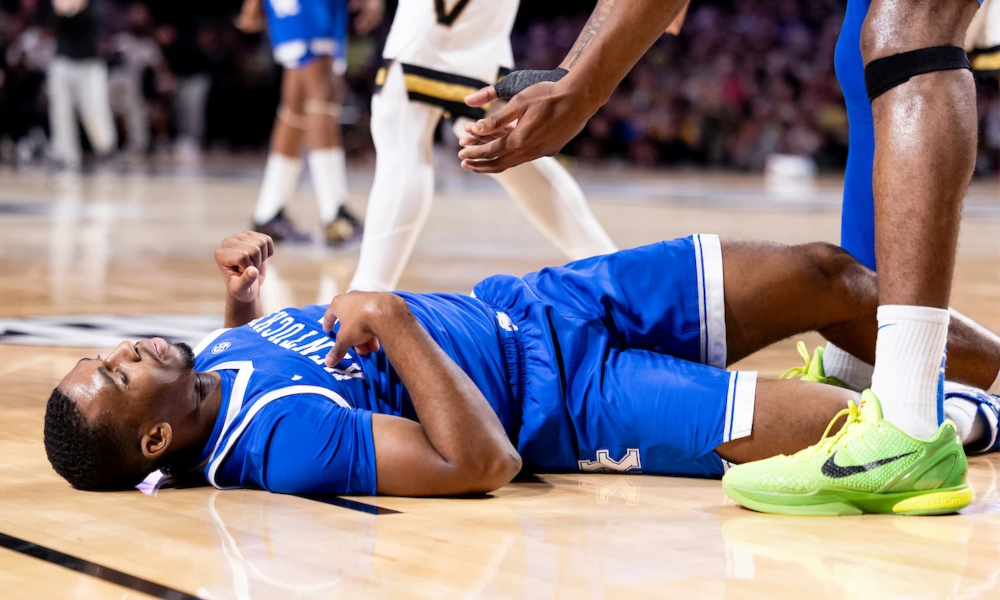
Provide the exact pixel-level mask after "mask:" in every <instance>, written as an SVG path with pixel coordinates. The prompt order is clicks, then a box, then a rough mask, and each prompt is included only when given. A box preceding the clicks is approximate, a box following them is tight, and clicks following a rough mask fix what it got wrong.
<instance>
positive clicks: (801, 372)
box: [778, 342, 850, 389]
mask: <svg viewBox="0 0 1000 600" xmlns="http://www.w3.org/2000/svg"><path fill="white" fill-rule="evenodd" d="M795 349H796V350H798V351H799V356H801V357H802V360H804V361H805V363H806V364H804V365H803V366H801V367H792V368H791V369H788V370H787V371H785V372H784V373H782V374H781V377H779V378H778V379H794V378H796V377H798V378H799V379H801V380H802V381H812V382H814V383H825V384H827V385H835V386H837V387H840V388H845V389H850V388H849V387H848V385H847V384H846V383H844V382H843V381H841V380H839V379H837V378H836V377H828V376H827V375H826V371H825V370H823V346H819V347H818V348H816V351H815V352H813V355H812V359H810V358H809V351H808V350H806V343H805V342H798V343H797V344H795Z"/></svg>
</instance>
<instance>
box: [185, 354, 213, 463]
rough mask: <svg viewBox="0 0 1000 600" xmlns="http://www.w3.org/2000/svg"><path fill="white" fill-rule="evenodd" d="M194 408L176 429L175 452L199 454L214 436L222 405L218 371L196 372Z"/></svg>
mask: <svg viewBox="0 0 1000 600" xmlns="http://www.w3.org/2000/svg"><path fill="white" fill-rule="evenodd" d="M194 394H195V401H194V403H193V404H194V406H195V408H194V410H192V411H191V412H190V413H188V414H187V416H185V417H184V419H183V421H182V422H181V423H180V425H181V426H180V427H175V429H174V442H175V444H176V445H175V446H174V447H175V448H176V450H175V454H174V457H175V458H174V460H176V457H177V456H187V455H190V454H195V455H197V454H199V453H200V452H201V451H202V449H204V447H205V444H207V443H208V440H209V438H211V437H212V431H213V430H214V429H215V421H216V419H218V417H219V410H220V409H221V407H222V378H221V377H219V374H218V373H212V372H207V373H196V374H195V384H194Z"/></svg>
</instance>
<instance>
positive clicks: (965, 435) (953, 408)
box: [944, 396, 989, 446]
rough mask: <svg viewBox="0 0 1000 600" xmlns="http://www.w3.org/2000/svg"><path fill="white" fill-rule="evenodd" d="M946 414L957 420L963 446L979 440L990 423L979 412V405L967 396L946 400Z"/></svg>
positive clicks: (956, 425) (956, 426)
mask: <svg viewBox="0 0 1000 600" xmlns="http://www.w3.org/2000/svg"><path fill="white" fill-rule="evenodd" d="M944 416H946V417H948V418H949V419H951V420H952V421H954V422H955V428H956V429H957V430H958V437H959V439H961V440H962V445H963V446H968V445H969V444H971V443H973V442H978V441H979V440H980V439H982V437H983V436H984V435H985V434H986V429H987V427H989V424H988V423H986V420H985V419H984V418H983V415H982V414H980V412H979V405H978V404H977V403H976V402H973V401H972V400H966V399H965V398H959V397H954V396H953V397H951V398H948V399H947V400H945V401H944Z"/></svg>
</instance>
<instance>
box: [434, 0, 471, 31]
mask: <svg viewBox="0 0 1000 600" xmlns="http://www.w3.org/2000/svg"><path fill="white" fill-rule="evenodd" d="M444 2H445V0H434V12H435V13H437V21H438V23H440V24H442V25H447V26H448V27H451V24H452V23H454V22H455V19H457V18H458V17H459V16H460V15H461V14H462V11H463V10H465V7H466V6H468V4H469V0H458V2H456V3H455V7H454V8H452V9H451V12H448V7H446V6H445V5H444Z"/></svg>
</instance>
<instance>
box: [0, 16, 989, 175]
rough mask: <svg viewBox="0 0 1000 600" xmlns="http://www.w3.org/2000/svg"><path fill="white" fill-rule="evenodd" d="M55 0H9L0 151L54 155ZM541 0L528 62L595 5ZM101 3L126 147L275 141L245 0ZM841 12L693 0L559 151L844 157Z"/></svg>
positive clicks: (274, 91)
mask: <svg viewBox="0 0 1000 600" xmlns="http://www.w3.org/2000/svg"><path fill="white" fill-rule="evenodd" d="M59 1H63V2H79V1H80V0H56V2H59ZM427 1H430V0H427ZM52 2H53V0H0V69H2V71H0V161H2V162H17V163H24V162H30V161H42V160H48V159H51V157H52V153H51V150H50V148H51V147H52V143H51V135H50V132H51V127H50V110H49V109H50V103H51V102H52V101H53V100H52V98H53V96H52V93H51V91H50V89H49V88H50V86H47V85H46V78H47V76H49V74H50V73H52V70H53V66H54V65H56V66H58V63H59V58H58V57H57V49H56V46H57V44H56V35H55V31H54V29H55V27H54V15H53V9H52ZM387 4H388V8H389V10H388V12H387V18H386V21H385V23H383V24H382V26H381V27H379V28H378V29H377V30H376V31H375V32H374V33H373V34H371V35H369V36H367V37H364V38H358V37H352V38H351V45H350V47H349V50H348V59H349V67H348V72H347V83H348V94H347V98H346V100H345V112H344V114H343V120H344V122H345V133H344V145H345V149H346V150H347V152H348V155H349V156H351V157H353V158H355V159H360V158H364V157H367V156H370V155H371V153H372V152H373V148H372V145H371V140H370V136H369V135H368V106H369V102H370V97H371V94H372V92H373V90H374V76H375V71H376V70H377V68H378V64H379V57H380V53H381V47H382V42H383V41H384V39H385V35H386V33H387V31H388V26H389V22H390V20H391V16H392V8H393V5H394V3H393V2H392V1H391V0H389V1H388V2H387ZM532 4H537V3H529V2H524V3H523V4H522V6H521V12H520V14H519V16H518V20H517V24H516V26H515V31H514V34H513V36H512V43H513V48H514V53H515V58H516V63H517V67H518V68H531V69H548V68H552V67H554V66H555V65H557V64H558V63H559V62H560V61H561V59H562V57H563V56H565V53H566V51H567V50H568V49H569V48H570V46H572V44H573V41H574V40H575V38H576V36H577V34H578V33H579V31H580V29H581V28H582V26H583V24H584V22H585V21H586V18H587V15H588V14H589V10H590V9H591V8H592V7H591V4H592V3H575V2H549V3H542V4H543V6H533V5H532ZM91 5H92V6H91V10H92V11H93V14H94V23H95V24H96V32H97V33H96V55H97V57H96V59H97V60H99V61H101V63H106V64H107V79H108V86H107V87H108V90H109V91H108V101H109V105H110V108H111V114H112V116H113V119H114V124H115V131H116V133H117V137H116V139H115V140H114V145H115V146H116V148H118V150H119V151H120V152H121V154H122V155H124V156H126V157H131V158H136V159H142V158H143V157H145V156H148V155H151V154H156V153H170V154H172V155H175V156H179V157H181V158H185V157H196V156H198V155H199V154H200V153H201V152H202V151H204V150H205V149H211V150H219V151H229V152H257V151H261V150H262V149H263V148H264V147H265V146H266V144H267V139H268V135H269V133H270V129H271V125H272V122H273V118H274V114H275V110H276V108H277V104H278V97H279V86H280V78H281V71H280V69H279V68H278V67H276V66H275V65H274V62H273V60H272V58H271V53H270V49H269V47H268V44H267V39H266V34H261V35H244V34H242V33H240V32H238V31H237V30H236V28H235V27H234V26H233V24H232V23H233V18H234V17H235V16H236V14H237V13H238V11H239V6H240V0H146V1H143V2H129V1H125V0H91ZM843 10H844V0H695V1H694V4H693V5H692V7H691V11H690V14H689V15H688V18H687V21H686V23H685V24H684V27H683V29H682V31H681V34H680V35H679V36H677V37H674V36H670V35H665V36H663V37H662V38H661V39H660V41H659V42H657V44H656V45H655V46H654V47H653V49H652V50H650V52H649V53H647V55H646V56H645V57H644V58H643V59H642V60H641V61H640V62H639V64H638V65H637V66H636V68H635V69H633V71H632V72H631V74H630V75H629V76H628V77H627V78H626V80H625V81H624V82H623V83H622V85H621V86H620V87H619V88H618V90H617V91H616V92H615V94H614V95H613V96H612V98H611V101H610V102H608V104H607V105H606V106H605V107H604V108H602V109H601V111H600V112H599V113H598V114H597V115H596V116H595V117H594V118H593V119H591V121H590V123H589V124H588V125H587V127H586V128H585V129H584V131H583V132H582V133H581V134H580V135H579V136H578V137H577V138H576V139H575V140H574V141H573V142H572V143H571V144H570V145H569V146H568V147H567V148H566V149H565V151H564V153H565V154H568V155H572V156H575V157H577V158H578V159H579V160H580V161H602V162H605V163H607V162H617V163H620V164H623V165H626V164H627V165H635V166H643V167H650V166H659V165H665V166H679V167H688V166H691V167H711V168H729V169H739V170H745V171H760V170H762V169H763V168H764V165H765V162H766V161H767V158H768V157H769V156H771V155H774V154H786V155H795V156H804V157H811V158H812V160H814V161H815V163H816V165H817V166H818V167H819V168H820V169H826V170H836V169H842V168H843V166H844V164H845V159H846V154H847V115H846V112H845V110H844V105H843V97H842V95H841V92H840V87H839V85H838V84H837V80H836V76H835V73H834V68H833V54H834V48H835V45H836V41H837V34H838V32H839V29H840V25H841V20H842V16H843ZM977 85H978V92H979V118H980V156H979V161H978V165H977V172H978V173H980V174H988V173H996V172H997V171H998V170H1000V91H998V85H997V80H996V79H995V78H993V79H991V80H983V81H980V82H979V83H978V84H977ZM88 133H89V132H88ZM87 137H88V136H81V138H82V139H87ZM91 143H93V142H91Z"/></svg>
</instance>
